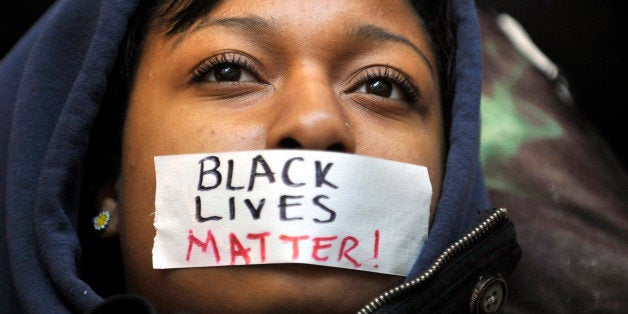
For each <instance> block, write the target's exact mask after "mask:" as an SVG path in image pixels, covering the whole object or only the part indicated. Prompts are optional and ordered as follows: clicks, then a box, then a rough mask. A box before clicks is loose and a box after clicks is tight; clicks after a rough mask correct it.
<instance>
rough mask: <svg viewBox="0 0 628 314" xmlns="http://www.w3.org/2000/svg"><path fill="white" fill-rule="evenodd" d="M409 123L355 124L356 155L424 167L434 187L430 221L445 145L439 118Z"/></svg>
mask: <svg viewBox="0 0 628 314" xmlns="http://www.w3.org/2000/svg"><path fill="white" fill-rule="evenodd" d="M428 121H429V122H427V123H425V122H420V121H419V120H417V121H413V122H406V123H399V124H396V123H393V124H387V125H378V124H376V123H367V124H362V125H356V127H355V129H354V130H353V131H354V135H355V137H356V152H355V153H356V154H359V155H365V156H371V157H378V158H382V159H389V160H395V161H401V162H405V163H411V164H415V165H420V166H425V167H427V169H428V173H429V177H430V183H431V184H432V203H431V208H430V210H431V218H433V217H434V213H435V211H436V205H437V203H438V199H439V198H440V192H441V184H442V181H443V174H444V165H445V158H446V153H445V142H444V134H443V131H442V124H441V123H440V122H439V121H440V120H439V118H434V119H428Z"/></svg>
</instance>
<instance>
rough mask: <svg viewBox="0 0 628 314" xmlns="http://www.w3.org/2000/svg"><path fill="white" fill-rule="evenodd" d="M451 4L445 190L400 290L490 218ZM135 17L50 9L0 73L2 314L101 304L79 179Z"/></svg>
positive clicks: (94, 5) (104, 8) (472, 42)
mask: <svg viewBox="0 0 628 314" xmlns="http://www.w3.org/2000/svg"><path fill="white" fill-rule="evenodd" d="M452 3H453V5H454V10H455V17H456V21H457V23H458V33H457V38H458V50H457V54H456V65H455V71H456V85H455V96H454V103H453V109H452V124H451V129H450V132H449V136H450V138H449V152H448V157H447V163H446V171H445V178H444V181H443V189H442V193H441V198H440V200H439V203H438V207H437V211H436V214H435V217H434V222H433V225H432V228H431V230H430V234H429V237H428V240H427V242H426V244H425V245H424V247H423V249H422V252H421V253H420V255H419V256H418V257H417V259H416V262H415V265H414V267H413V268H412V270H411V271H410V273H409V274H408V277H407V280H408V282H410V281H412V280H413V279H414V278H417V277H419V278H420V276H421V275H422V274H425V273H426V271H427V272H429V271H430V269H431V268H435V267H434V262H435V261H437V259H438V258H439V256H440V255H441V254H443V252H444V251H446V249H447V248H448V247H449V246H451V245H452V244H455V243H456V241H457V240H458V239H459V238H461V237H462V236H463V234H465V232H467V231H468V230H469V228H470V227H471V226H472V224H473V222H474V221H475V220H476V219H477V218H478V216H479V214H480V212H481V211H482V210H484V209H487V208H488V207H489V202H488V198H487V194H486V190H485V187H484V183H483V177H482V174H481V169H480V164H479V161H478V149H479V103H480V92H481V63H480V33H479V27H478V21H477V16H476V10H475V6H474V3H473V1H472V0H453V1H452ZM136 5H137V1H135V0H110V1H106V0H103V1H96V0H94V1H82V0H62V1H58V2H57V3H56V4H55V5H53V7H51V9H50V10H49V11H48V12H47V13H46V14H45V15H44V16H43V17H42V18H41V19H40V20H39V21H38V22H37V24H36V25H35V26H33V28H32V29H31V30H30V31H29V32H28V33H27V34H26V35H25V36H24V37H23V38H22V40H21V41H20V42H19V43H18V44H17V45H16V46H15V47H14V48H13V49H12V51H11V52H10V53H9V54H8V55H7V56H6V57H5V59H4V60H2V62H1V64H0V211H1V214H0V263H1V265H0V282H1V286H0V291H1V295H0V308H1V309H3V311H8V312H19V311H27V312H49V313H61V312H66V311H72V312H85V311H88V310H90V309H93V308H94V307H96V306H97V305H98V304H100V303H101V302H102V301H103V297H102V296H100V295H98V294H97V293H96V292H94V290H93V289H92V288H90V286H89V285H88V284H86V282H85V281H84V280H82V278H81V277H80V273H79V267H80V256H81V249H80V242H79V237H78V234H77V228H78V226H77V219H78V212H79V210H80V209H79V200H80V188H81V179H82V178H81V175H82V169H84V166H85V165H84V163H85V157H86V154H87V147H88V143H89V135H90V130H91V127H92V124H93V121H94V119H95V117H96V115H97V113H98V110H99V105H100V103H101V101H102V99H103V95H104V93H105V89H106V84H107V77H108V73H109V72H110V70H111V69H112V66H113V63H114V60H115V58H116V55H117V52H118V50H117V48H118V46H119V44H120V42H121V41H122V38H123V37H124V34H125V31H126V25H127V22H128V20H129V18H130V16H131V15H132V14H133V12H134V10H135V9H136ZM513 237H514V235H513ZM515 251H516V250H515ZM510 254H514V255H516V252H515V253H512V252H511V253H510ZM436 268H438V267H436ZM441 268H442V267H441ZM436 270H438V269H436ZM466 286H468V285H466ZM374 297H375V296H374Z"/></svg>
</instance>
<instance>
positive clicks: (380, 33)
mask: <svg viewBox="0 0 628 314" xmlns="http://www.w3.org/2000/svg"><path fill="white" fill-rule="evenodd" d="M211 26H225V27H232V28H239V29H241V30H242V31H244V32H245V33H252V34H260V35H266V36H268V35H274V34H277V33H278V32H279V31H278V30H279V29H280V27H279V25H277V23H275V22H274V21H272V20H267V19H264V18H262V17H260V16H257V15H250V16H245V17H229V18H220V19H203V20H202V21H201V23H199V24H198V25H197V26H196V27H194V29H192V30H191V31H190V32H189V33H188V34H181V36H180V37H179V38H178V39H177V40H176V41H175V43H174V44H173V46H172V49H174V48H175V47H176V46H177V45H178V44H179V43H180V42H181V41H182V40H183V39H184V38H185V37H186V36H187V35H189V34H191V33H194V32H196V31H198V30H200V29H203V28H206V27H211ZM351 29H352V30H350V31H349V32H348V33H347V35H348V36H350V37H353V36H355V37H358V38H360V39H362V40H365V41H377V42H395V43H401V44H403V45H405V46H408V47H410V48H411V49H412V50H414V51H415V52H416V53H417V54H418V55H419V56H420V57H421V60H423V62H424V63H425V64H426V65H427V68H428V69H429V70H430V73H431V74H432V75H434V67H433V66H432V63H431V62H430V60H429V59H428V58H427V56H426V55H425V53H423V51H422V50H421V49H419V47H417V46H416V45H415V44H413V43H412V42H411V41H410V40H409V39H408V38H406V37H404V36H402V35H400V34H395V33H392V32H390V31H388V30H386V29H384V28H382V27H379V26H377V25H373V24H361V25H359V26H358V27H357V28H351Z"/></svg>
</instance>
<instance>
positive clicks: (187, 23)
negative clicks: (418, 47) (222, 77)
mask: <svg viewBox="0 0 628 314" xmlns="http://www.w3.org/2000/svg"><path fill="white" fill-rule="evenodd" d="M416 13H417V12H415V11H414V9H413V8H412V6H411V5H409V4H408V3H407V1H404V0H387V1H377V0H318V1H296V0H257V1H256V0H225V1H207V0H172V1H165V3H164V2H162V3H161V4H160V5H158V9H157V14H154V15H153V20H152V23H151V25H152V26H153V30H158V32H165V33H166V34H168V35H176V34H180V33H185V32H189V31H190V30H193V29H194V28H195V27H197V26H199V25H203V24H204V22H205V21H207V19H210V18H226V17H233V16H249V15H256V16H264V17H267V18H272V19H273V20H276V21H280V22H281V23H282V24H283V25H284V26H285V27H288V26H297V27H299V28H307V27H308V26H314V25H316V24H317V23H316V22H322V21H326V22H329V21H334V20H337V19H338V18H342V19H343V20H344V21H350V20H363V21H370V22H376V21H379V22H382V23H387V24H389V25H388V26H389V27H391V26H392V25H396V26H397V27H399V28H400V29H404V28H405V29H406V30H408V31H414V32H416V31H417V30H419V31H421V32H424V33H425V29H424V27H423V25H422V22H421V19H420V17H419V15H418V14H416ZM336 22H339V21H336ZM155 26H156V27H155ZM334 26H336V25H334Z"/></svg>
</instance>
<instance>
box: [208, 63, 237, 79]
mask: <svg viewBox="0 0 628 314" xmlns="http://www.w3.org/2000/svg"><path fill="white" fill-rule="evenodd" d="M214 73H215V74H214V75H216V81H218V82H224V81H230V82H234V81H239V80H240V75H241V74H242V73H241V71H240V68H239V67H237V66H233V65H229V64H227V65H221V66H217V67H216V68H215V69H214Z"/></svg>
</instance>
